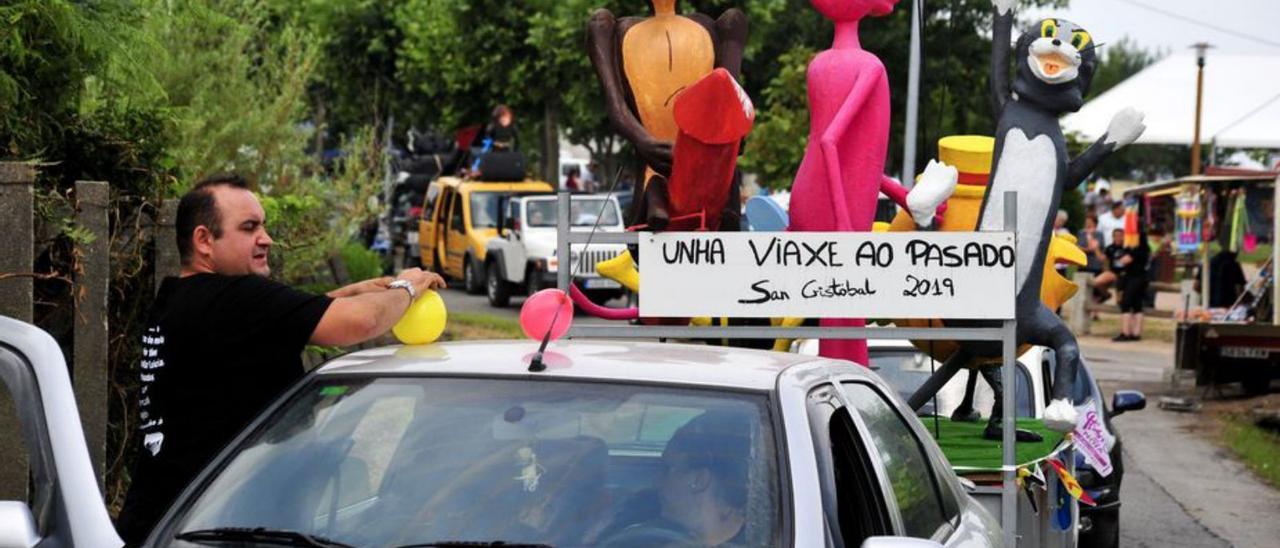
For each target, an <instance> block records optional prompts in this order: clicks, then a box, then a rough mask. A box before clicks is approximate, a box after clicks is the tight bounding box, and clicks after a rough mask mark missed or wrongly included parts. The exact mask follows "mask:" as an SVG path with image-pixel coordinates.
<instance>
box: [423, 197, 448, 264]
mask: <svg viewBox="0 0 1280 548" xmlns="http://www.w3.org/2000/svg"><path fill="white" fill-rule="evenodd" d="M442 194H443V193H442V192H441V186H440V184H438V183H431V186H429V187H427V197H426V199H425V200H423V201H422V215H421V216H420V217H419V218H418V249H419V250H420V254H419V256H421V257H422V263H423V264H424V265H426V266H427V267H433V266H434V264H435V263H433V262H432V258H434V257H435V255H434V253H435V252H436V250H437V242H436V237H437V236H438V233H439V230H438V229H437V227H436V222H435V217H436V211H437V210H438V209H440V208H439V207H438V206H439V205H440V203H441V202H442V201H443V200H441V195H442Z"/></svg>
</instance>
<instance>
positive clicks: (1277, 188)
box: [1271, 177, 1280, 325]
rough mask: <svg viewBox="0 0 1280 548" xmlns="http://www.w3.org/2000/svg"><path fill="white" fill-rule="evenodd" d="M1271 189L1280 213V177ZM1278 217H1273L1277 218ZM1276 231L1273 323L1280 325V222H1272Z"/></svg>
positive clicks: (1272, 291)
mask: <svg viewBox="0 0 1280 548" xmlns="http://www.w3.org/2000/svg"><path fill="white" fill-rule="evenodd" d="M1273 185H1274V186H1273V187H1272V189H1271V193H1272V198H1271V203H1272V205H1273V206H1274V207H1275V208H1276V209H1275V211H1276V215H1280V177H1277V178H1276V181H1275V183H1273ZM1275 218H1277V217H1272V219H1275ZM1272 230H1273V231H1274V233H1273V234H1272V236H1271V324H1272V325H1280V276H1276V268H1277V267H1280V223H1272Z"/></svg>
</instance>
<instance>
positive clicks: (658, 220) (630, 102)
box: [587, 0, 747, 230]
mask: <svg viewBox="0 0 1280 548" xmlns="http://www.w3.org/2000/svg"><path fill="white" fill-rule="evenodd" d="M651 3H652V5H653V15H652V16H651V17H623V18H621V19H618V18H615V17H614V15H613V13H611V12H609V10H605V9H601V10H597V11H596V12H595V13H594V14H592V16H591V20H590V22H589V23H588V24H587V51H588V54H589V55H590V57H591V63H592V64H593V65H595V68H596V74H597V75H598V76H599V77H600V84H601V86H602V87H603V88H604V93H605V103H606V108H607V110H608V114H609V121H610V123H611V124H612V125H613V127H614V129H615V130H617V131H618V133H620V134H621V135H622V136H623V137H625V138H626V139H627V140H628V141H631V143H632V144H633V145H635V147H636V152H637V154H638V156H639V157H640V159H641V160H642V161H643V162H644V163H645V168H646V169H645V175H644V183H643V184H642V185H637V187H636V188H635V193H636V198H635V200H633V205H632V209H631V213H630V217H631V219H630V222H631V224H640V223H647V224H648V225H649V227H650V228H651V229H655V230H661V229H663V228H665V227H666V225H667V222H668V221H669V220H670V215H669V213H668V203H669V195H668V193H667V177H669V176H670V175H671V163H672V142H673V141H674V140H675V138H676V134H677V132H678V130H677V128H676V123H675V116H674V114H673V108H674V105H675V96H676V95H677V94H679V93H680V92H681V91H682V90H684V89H685V88H687V87H689V86H691V85H693V84H694V83H695V82H697V81H698V80H700V79H702V78H703V77H704V76H706V75H707V74H709V73H711V71H712V70H714V69H716V68H724V69H725V70H727V71H728V72H729V74H730V75H732V76H733V77H734V79H735V80H736V79H737V78H738V73H739V69H740V68H741V66H742V50H743V47H744V46H745V44H746V41H747V16H746V15H745V14H743V13H742V11H740V10H738V9H736V8H731V9H729V10H727V11H725V12H724V14H723V15H721V16H720V18H719V19H716V20H714V21H713V20H712V19H711V18H710V17H708V16H706V15H703V14H700V13H694V14H689V15H680V14H678V13H677V12H676V7H677V4H678V3H679V2H678V0H652V2H651ZM738 193H739V190H738V185H736V184H734V185H732V188H731V196H729V199H728V200H726V204H725V208H724V213H723V214H722V216H721V222H720V227H719V228H720V229H721V230H738V227H739V224H740V222H741V214H740V213H739V209H738V207H739V206H738Z"/></svg>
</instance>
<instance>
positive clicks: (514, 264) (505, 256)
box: [502, 198, 529, 283]
mask: <svg viewBox="0 0 1280 548" xmlns="http://www.w3.org/2000/svg"><path fill="white" fill-rule="evenodd" d="M524 210H525V207H524V200H520V199H516V198H512V199H510V200H507V208H506V211H505V212H504V213H503V219H502V224H503V225H504V227H503V228H502V238H503V239H505V240H506V241H507V245H505V246H503V251H502V261H503V268H504V269H505V270H506V272H507V281H510V282H512V283H521V282H523V281H524V271H525V264H526V263H527V261H528V260H529V259H528V256H527V251H528V250H526V249H525V247H524V236H523V233H522V232H521V230H522V229H523V227H524V217H522V215H524Z"/></svg>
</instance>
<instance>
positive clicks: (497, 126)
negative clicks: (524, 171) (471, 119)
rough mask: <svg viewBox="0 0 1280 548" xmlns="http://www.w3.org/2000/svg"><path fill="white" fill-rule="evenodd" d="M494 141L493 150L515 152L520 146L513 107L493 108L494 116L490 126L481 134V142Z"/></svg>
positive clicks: (499, 106) (500, 106)
mask: <svg viewBox="0 0 1280 548" xmlns="http://www.w3.org/2000/svg"><path fill="white" fill-rule="evenodd" d="M485 139H490V140H491V141H492V145H491V150H515V149H516V148H517V146H518V145H519V142H518V140H519V132H518V130H516V122H515V114H513V113H512V112H511V107H508V106H507V105H498V106H496V107H493V115H492V117H491V119H490V120H489V125H486V126H485V127H484V132H482V133H481V134H480V142H484V140H485Z"/></svg>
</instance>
